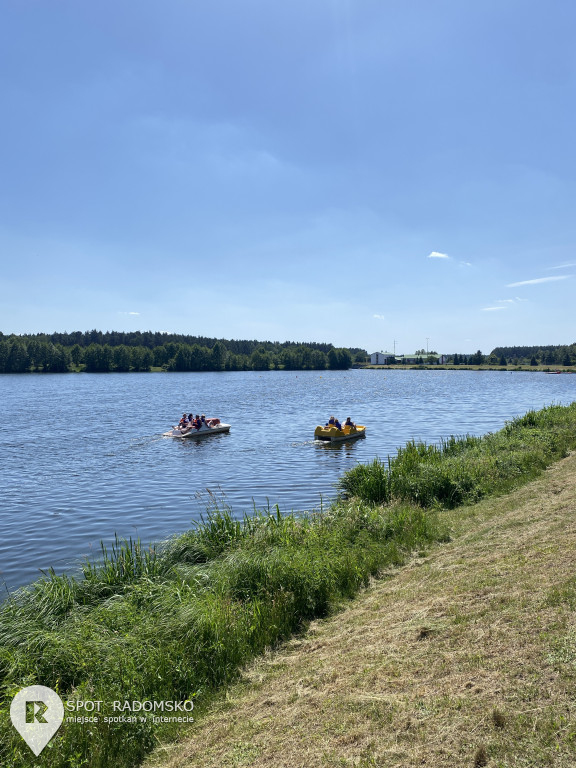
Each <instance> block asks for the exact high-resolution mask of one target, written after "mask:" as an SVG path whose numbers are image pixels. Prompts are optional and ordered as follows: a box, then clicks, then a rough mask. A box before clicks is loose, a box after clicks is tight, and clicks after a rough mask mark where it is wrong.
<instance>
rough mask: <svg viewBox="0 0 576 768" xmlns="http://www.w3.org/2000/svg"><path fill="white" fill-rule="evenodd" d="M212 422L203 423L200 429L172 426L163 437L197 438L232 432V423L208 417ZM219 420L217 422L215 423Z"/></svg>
mask: <svg viewBox="0 0 576 768" xmlns="http://www.w3.org/2000/svg"><path fill="white" fill-rule="evenodd" d="M207 421H208V422H212V424H202V426H201V427H200V429H195V428H194V427H190V428H189V427H185V428H184V429H180V427H172V429H170V430H169V431H168V432H164V433H163V437H181V438H184V439H186V438H197V437H208V436H209V435H219V434H221V433H222V432H230V426H231V425H230V424H222V422H221V421H220V420H219V419H207ZM214 422H217V423H214Z"/></svg>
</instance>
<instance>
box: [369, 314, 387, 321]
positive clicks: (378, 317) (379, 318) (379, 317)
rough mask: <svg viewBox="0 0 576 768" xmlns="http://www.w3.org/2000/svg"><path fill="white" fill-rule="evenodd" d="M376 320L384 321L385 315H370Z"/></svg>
mask: <svg viewBox="0 0 576 768" xmlns="http://www.w3.org/2000/svg"><path fill="white" fill-rule="evenodd" d="M372 317H375V318H376V320H386V315H372Z"/></svg>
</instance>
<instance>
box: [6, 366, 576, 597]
mask: <svg viewBox="0 0 576 768" xmlns="http://www.w3.org/2000/svg"><path fill="white" fill-rule="evenodd" d="M575 391H576V376H570V375H562V376H550V375H547V374H544V373H532V372H504V371H494V372H485V371H482V372H476V371H442V370H438V371H418V370H413V371H403V370H397V371H395V370H351V371H294V372H292V371H269V372H246V373H170V374H161V373H150V374H144V373H142V374H136V373H130V374H100V375H98V374H31V375H6V374H4V375H2V376H0V393H1V400H0V410H1V419H0V456H1V460H2V469H1V477H0V498H1V515H0V580H2V581H3V582H4V585H5V587H6V588H9V589H13V588H14V587H16V586H18V585H22V584H25V583H27V582H29V581H32V580H33V579H35V578H37V577H38V576H39V575H40V574H39V569H47V568H49V567H50V566H53V567H54V568H55V569H56V571H58V572H60V571H62V570H64V569H65V568H68V567H71V566H74V563H77V562H78V560H79V559H81V558H82V557H84V556H86V555H88V556H94V555H96V554H97V553H98V550H99V543H100V540H104V541H105V542H110V541H111V540H112V539H113V538H114V534H115V533H117V534H118V535H119V536H121V537H129V536H132V537H140V538H141V539H142V541H145V542H150V541H158V540H161V539H164V538H166V537H168V536H170V535H171V534H172V533H175V532H178V531H182V530H184V529H186V528H189V527H190V525H191V524H192V521H194V520H198V519H199V518H200V515H201V514H203V513H204V512H205V510H206V502H207V489H208V490H210V491H211V492H212V493H215V494H216V495H218V496H223V497H224V498H225V499H226V502H227V503H228V505H229V506H230V507H231V508H232V510H233V512H234V514H236V515H238V516H241V515H242V514H243V513H244V512H245V511H249V510H251V509H252V508H253V504H256V505H257V506H259V507H263V506H265V505H266V504H267V503H268V502H269V503H270V504H271V505H275V504H278V505H279V506H280V509H281V510H282V511H290V510H310V509H316V508H318V507H319V506H320V503H321V502H323V503H327V502H329V501H330V500H331V499H332V498H334V496H335V494H336V482H337V480H338V478H339V477H340V475H341V474H342V473H343V472H344V471H345V470H346V469H348V468H349V467H351V466H353V465H354V464H356V463H357V462H365V461H369V460H371V459H372V458H374V457H375V456H379V457H381V458H385V457H386V456H388V455H393V454H394V452H395V450H396V448H397V447H398V446H400V445H403V444H404V443H405V442H406V441H407V440H409V439H412V438H415V439H418V440H425V441H429V442H434V441H437V440H439V439H440V438H441V437H447V436H449V435H450V434H456V435H461V434H465V433H470V434H475V435H479V434H484V433H485V432H488V431H494V430H497V429H500V428H501V427H502V426H503V425H504V423H505V421H506V420H508V419H511V418H512V417H514V416H516V415H519V414H522V413H524V412H525V411H527V410H529V409H530V408H536V409H538V408H541V407H542V406H544V405H549V404H551V403H562V404H568V403H570V402H572V401H573V400H575V399H576V394H575ZM184 411H186V412H190V411H193V412H194V413H205V414H206V415H207V416H218V417H220V419H221V420H222V421H225V422H228V423H230V424H232V429H231V431H230V433H229V434H222V435H216V436H213V437H209V438H205V439H203V440H198V441H194V440H186V441H183V440H175V439H169V438H164V437H162V432H164V431H166V430H167V429H169V428H170V427H171V426H172V425H173V424H176V423H177V421H178V419H179V418H180V416H181V415H182V413H183V412H184ZM331 414H335V415H336V416H337V417H338V418H340V420H343V419H345V418H346V417H347V416H351V417H352V419H353V421H355V422H356V423H359V424H365V425H366V426H367V437H366V439H365V440H358V441H355V442H352V443H346V444H338V445H336V446H331V445H327V444H322V443H316V442H315V441H314V440H313V433H314V427H315V426H316V425H317V424H324V423H325V422H326V421H327V420H328V417H329V416H330V415H331Z"/></svg>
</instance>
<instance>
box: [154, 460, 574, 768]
mask: <svg viewBox="0 0 576 768" xmlns="http://www.w3.org/2000/svg"><path fill="white" fill-rule="evenodd" d="M574 510H576V454H574V453H573V454H572V455H571V456H569V457H568V458H566V459H564V460H562V461H559V462H556V463H555V464H554V465H553V466H552V467H551V468H550V469H549V470H548V471H546V472H545V473H544V474H543V475H542V476H540V477H539V478H538V479H536V480H534V481H533V482H531V483H528V484H526V485H524V486H522V487H521V488H519V489H516V490H515V491H513V492H511V493H510V494H505V495H502V496H500V497H498V498H494V497H491V498H489V499H485V500H484V501H481V502H479V503H478V504H475V505H473V506H464V507H457V508H455V509H454V510H447V511H445V512H444V513H443V517H444V518H445V519H446V521H447V522H448V523H449V524H450V527H451V530H452V540H451V542H449V543H447V544H442V545H441V546H435V545H432V546H430V547H427V548H426V551H425V552H422V551H421V552H418V553H417V554H415V555H414V556H413V557H412V558H411V559H410V560H409V561H408V563H407V564H406V565H405V566H403V567H401V568H399V569H395V570H394V571H390V572H388V573H387V574H386V577H385V578H383V579H378V580H375V581H373V582H372V583H371V585H370V587H369V588H368V589H367V590H365V591H363V592H362V593H361V594H360V595H359V596H358V597H357V598H356V599H354V600H353V601H350V602H349V603H348V604H347V605H346V606H345V607H344V608H343V609H342V610H341V611H339V612H338V613H337V614H335V615H334V616H331V617H328V618H326V619H322V620H318V621H314V622H312V623H311V624H310V626H309V628H308V631H307V632H306V633H304V634H301V635H300V636H298V637H296V638H294V639H292V640H291V641H289V642H288V643H286V644H284V645H283V646H282V647H281V648H279V649H277V650H276V651H274V652H272V653H269V654H266V655H264V656H263V657H259V658H258V659H256V660H255V661H254V662H253V663H252V664H250V665H249V666H248V667H247V668H246V669H245V670H244V673H243V676H242V679H241V680H240V681H239V682H238V683H236V684H234V685H232V686H230V687H229V688H228V689H227V691H226V695H225V696H224V695H222V696H221V697H220V699H219V701H217V702H215V703H214V706H213V707H212V711H211V712H210V713H209V714H208V715H207V716H206V717H205V718H203V719H201V720H199V721H198V722H196V723H194V724H193V726H192V727H191V728H190V729H189V730H188V731H187V733H186V734H182V737H181V741H180V743H172V744H165V745H162V746H161V747H160V748H159V749H157V750H156V752H155V753H154V754H153V755H152V756H151V758H150V760H149V762H147V763H146V766H147V768H198V766H202V768H238V767H239V766H250V768H269V767H270V766H282V767H283V766H306V768H415V766H428V767H429V768H455V766H457V767H458V768H481V766H486V768H552V767H553V768H573V766H574V765H576V725H575V723H576V705H575V700H574V687H575V685H576V613H575V609H576V578H575V573H574V563H575V562H576V518H575V515H574Z"/></svg>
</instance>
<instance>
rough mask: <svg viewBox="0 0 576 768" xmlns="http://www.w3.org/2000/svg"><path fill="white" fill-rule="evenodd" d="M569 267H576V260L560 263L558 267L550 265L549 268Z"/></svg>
mask: <svg viewBox="0 0 576 768" xmlns="http://www.w3.org/2000/svg"><path fill="white" fill-rule="evenodd" d="M568 267H576V261H570V262H568V263H566V264H560V265H558V266H557V267H548V269H568Z"/></svg>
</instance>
